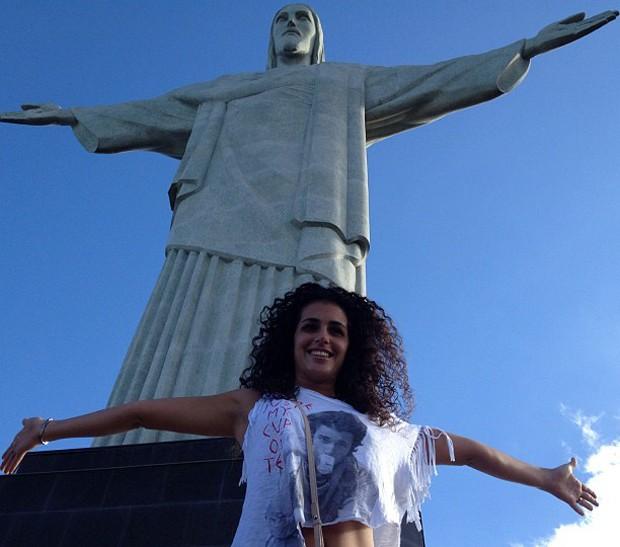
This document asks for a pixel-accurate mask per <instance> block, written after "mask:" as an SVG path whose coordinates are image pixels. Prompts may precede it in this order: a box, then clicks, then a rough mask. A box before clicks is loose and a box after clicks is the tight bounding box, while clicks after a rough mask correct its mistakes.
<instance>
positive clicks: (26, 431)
mask: <svg viewBox="0 0 620 547" xmlns="http://www.w3.org/2000/svg"><path fill="white" fill-rule="evenodd" d="M44 423H45V420H44V419H43V418H24V419H23V420H22V425H23V426H24V427H23V428H22V430H21V431H20V432H19V433H18V434H17V435H15V438H14V439H13V442H12V443H11V445H10V446H9V447H8V448H7V449H6V451H5V452H4V454H2V464H0V470H2V471H3V472H4V473H6V474H7V475H8V474H10V473H13V472H15V470H16V469H17V467H18V466H19V464H20V463H21V461H22V460H23V459H24V456H25V455H26V453H27V452H28V451H29V450H32V449H33V448H34V447H35V446H37V445H38V444H41V442H40V440H39V439H40V438H39V435H40V433H41V427H42V426H43V424H44Z"/></svg>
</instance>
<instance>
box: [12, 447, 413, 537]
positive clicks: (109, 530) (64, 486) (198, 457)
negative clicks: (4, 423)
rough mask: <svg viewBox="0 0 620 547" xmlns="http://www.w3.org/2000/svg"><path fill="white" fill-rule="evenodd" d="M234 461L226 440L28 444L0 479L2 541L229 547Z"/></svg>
mask: <svg viewBox="0 0 620 547" xmlns="http://www.w3.org/2000/svg"><path fill="white" fill-rule="evenodd" d="M241 462H242V460H241V454H240V452H239V450H238V449H237V448H236V446H235V444H234V443H233V442H232V441H230V440H228V439H204V440H197V441H176V442H167V443H153V444H137V445H123V446H110V447H104V448H82V449H75V450H54V451H46V452H33V453H31V454H29V455H28V456H27V457H26V458H25V460H24V461H23V462H22V465H21V467H20V472H19V473H18V474H16V475H11V476H2V477H0V547H84V546H88V547H112V546H123V547H142V546H144V547H147V546H148V547H190V546H191V547H198V546H204V547H225V546H229V545H230V544H231V542H232V538H233V535H234V532H235V529H236V527H237V523H238V521H239V515H240V514H241V506H242V503H243V495H244V488H242V487H240V486H238V483H239V477H240V474H241ZM401 545H402V546H403V547H423V546H424V538H423V536H422V535H421V534H418V533H417V531H416V529H415V526H412V525H410V526H405V527H403V533H402V539H401ZM248 547H251V546H248Z"/></svg>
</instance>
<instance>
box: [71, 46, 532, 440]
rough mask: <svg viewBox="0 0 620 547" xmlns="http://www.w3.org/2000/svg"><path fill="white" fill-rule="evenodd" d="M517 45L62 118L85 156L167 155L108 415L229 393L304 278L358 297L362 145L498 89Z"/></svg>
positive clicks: (520, 64)
mask: <svg viewBox="0 0 620 547" xmlns="http://www.w3.org/2000/svg"><path fill="white" fill-rule="evenodd" d="M522 46H523V42H522V41H521V42H517V43H515V44H512V45H510V46H507V47H504V48H501V49H497V50H493V51H491V52H488V53H485V54H482V55H473V56H467V57H460V58H457V59H454V60H450V61H446V62H442V63H438V64H435V65H430V66H398V67H391V68H385V67H372V66H361V65H351V64H339V63H322V64H318V65H312V66H299V67H282V68H275V69H272V70H269V71H267V72H264V73H256V74H240V75H235V76H225V77H222V78H219V79H217V80H214V81H212V82H207V83H200V84H195V85H191V86H188V87H184V88H181V89H178V90H175V91H173V92H171V93H168V94H166V95H163V96H161V97H158V98H155V99H150V100H144V101H135V102H129V103H123V104H119V105H112V106H100V107H92V108H75V109H73V112H74V113H75V116H76V118H77V120H78V123H77V124H76V125H75V126H74V132H75V134H76V136H77V138H78V139H79V140H80V142H81V143H82V144H83V145H84V146H85V148H86V149H87V150H89V151H92V152H103V153H111V152H120V151H126V150H151V151H154V152H160V153H163V154H166V155H169V156H172V157H175V158H179V159H180V160H181V163H180V165H179V169H178V171H177V173H176V176H175V178H174V181H173V183H172V185H171V187H170V192H169V194H170V199H171V206H172V208H173V211H174V213H173V221H172V226H171V230H170V236H169V239H168V243H167V247H166V259H165V263H164V266H163V270H162V272H161V274H160V277H159V280H158V281H157V284H156V286H155V289H154V291H153V294H152V296H151V298H150V300H149V303H148V305H147V308H146V310H145V313H144V316H143V318H142V320H141V322H140V325H139V326H138V330H137V332H136V335H135V337H134V340H133V342H132V344H131V346H130V348H129V351H128V354H127V357H126V358H125V362H124V364H123V368H122V370H121V372H120V374H119V377H118V379H117V382H116V385H115V387H114V390H113V392H112V395H111V397H110V401H109V405H110V406H111V405H117V404H121V403H124V402H128V401H132V400H137V399H151V398H159V397H170V396H184V395H201V394H211V393H217V392H221V391H225V390H228V389H234V388H235V387H237V385H238V377H239V374H240V372H241V370H242V369H243V368H244V367H245V366H247V364H248V354H249V350H250V340H251V338H252V336H253V335H254V334H255V333H256V331H257V328H258V322H257V318H258V315H259V312H260V310H261V309H262V307H263V306H265V305H268V304H270V303H271V302H273V299H274V298H275V297H276V296H281V295H283V294H284V292H286V291H287V290H290V289H292V288H294V287H295V286H297V285H299V284H300V283H302V282H305V281H311V280H313V281H318V282H322V283H333V284H336V285H340V286H342V287H344V288H346V289H348V290H355V291H358V292H360V293H364V292H365V260H366V256H367V254H368V250H369V245H370V233H369V222H368V219H369V214H368V181H367V168H366V147H367V146H368V145H369V144H372V143H373V142H376V141H378V140H380V139H383V138H385V137H388V136H391V135H394V134H396V133H399V132H402V131H406V130H408V129H412V128H415V127H418V126H420V125H424V124H426V123H428V122H431V121H434V120H436V119H438V118H440V117H442V116H444V115H445V114H447V113H449V112H453V111H455V110H459V109H462V108H465V107H468V106H471V105H474V104H478V103H480V102H483V101H487V100H490V99H493V98H495V97H498V96H499V95H501V94H502V93H505V92H507V91H510V90H511V89H512V88H514V87H515V86H516V85H517V84H518V83H519V82H520V81H521V80H522V79H523V77H524V76H525V74H526V72H527V69H528V62H527V61H525V60H524V59H523V58H522V57H521V55H520V51H521V49H522ZM173 438H178V436H176V435H172V434H170V433H162V432H156V431H134V432H130V433H127V434H122V435H115V436H113V437H109V438H105V439H103V440H99V441H98V442H97V444H118V443H121V442H123V443H132V442H151V441H155V440H169V439H173Z"/></svg>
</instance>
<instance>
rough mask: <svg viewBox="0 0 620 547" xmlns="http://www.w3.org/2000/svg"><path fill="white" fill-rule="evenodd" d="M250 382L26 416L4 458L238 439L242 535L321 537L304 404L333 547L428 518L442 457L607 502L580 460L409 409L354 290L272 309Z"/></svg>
mask: <svg viewBox="0 0 620 547" xmlns="http://www.w3.org/2000/svg"><path fill="white" fill-rule="evenodd" d="M240 383H241V388H240V389H238V390H235V391H231V392H228V393H223V394H220V395H213V396H208V397H184V398H173V399H160V400H152V401H137V402H134V403H129V404H125V405H122V406H119V407H114V408H109V409H106V410H101V411H98V412H95V413H92V414H86V415H84V416H79V417H75V418H69V419H66V420H58V421H50V420H49V419H48V420H44V419H42V418H28V419H25V420H24V421H23V429H22V430H21V431H20V432H19V433H18V434H17V435H16V436H15V439H14V440H13V442H12V443H11V445H10V446H9V448H8V449H7V450H6V452H5V453H4V455H3V456H2V464H1V469H2V471H4V472H5V473H12V472H14V471H15V469H16V468H17V466H18V465H19V463H20V462H21V460H22V458H23V457H24V455H25V454H26V452H27V451H28V450H30V449H32V448H33V447H35V446H36V445H37V444H40V443H46V442H48V441H52V440H56V439H61V438H67V437H90V436H98V435H109V434H111V433H117V432H123V431H128V430H131V429H134V428H138V427H146V428H150V429H162V430H170V431H176V432H182V433H193V434H201V435H210V436H226V437H234V438H235V439H237V441H238V442H239V443H240V444H241V445H242V447H243V451H244V456H245V457H244V469H243V477H242V479H243V480H245V479H247V482H248V489H247V494H246V499H245V501H244V507H243V513H242V516H241V521H240V523H239V528H238V530H237V534H236V536H235V540H234V542H233V545H244V546H247V545H261V546H263V545H270V546H271V545H273V546H276V545H277V546H280V547H282V546H289V545H304V541H305V545H314V540H313V537H312V528H311V526H312V519H311V514H310V500H309V495H308V490H309V488H308V478H307V477H308V473H307V472H308V463H307V461H308V460H307V450H306V444H305V443H306V440H305V434H304V419H303V416H302V412H303V413H304V414H306V415H307V416H308V422H309V429H310V435H311V438H312V441H313V455H314V459H315V461H316V463H315V467H316V475H317V477H316V482H317V487H318V498H319V504H320V508H321V513H322V514H323V516H324V517H323V523H324V527H323V534H324V537H325V542H326V545H327V546H328V547H345V546H359V547H372V546H373V545H374V544H375V542H377V543H380V542H381V544H385V545H397V544H398V539H397V538H398V525H399V523H400V522H401V520H402V518H403V515H404V514H405V512H406V513H407V518H408V519H409V520H413V521H415V522H416V524H417V525H418V527H419V526H420V522H419V513H418V511H419V508H420V505H421V503H422V501H423V500H424V498H425V497H426V495H427V493H428V487H429V484H430V477H431V474H432V472H433V471H434V467H435V463H438V464H448V465H468V466H470V467H473V468H475V469H478V470H479V471H482V472H484V473H487V474H489V475H493V476H495V477H498V478H501V479H504V480H510V481H514V482H519V483H522V484H526V485H529V486H536V487H538V488H540V489H542V490H545V491H547V492H549V493H551V494H553V495H554V496H556V497H558V498H559V499H561V500H562V501H564V502H566V503H568V504H569V505H570V506H571V507H572V508H573V509H574V510H575V511H576V512H577V513H579V514H580V515H583V513H584V512H583V509H584V508H585V509H588V510H592V509H593V507H594V506H596V505H598V503H597V501H596V494H595V493H594V492H593V491H592V490H590V489H589V488H587V487H586V486H585V485H583V484H582V483H581V482H580V481H578V480H577V479H576V478H575V477H574V476H573V474H572V472H573V469H574V467H575V465H576V463H575V460H574V459H571V461H570V462H569V463H567V464H564V465H561V466H559V467H556V468H554V469H544V468H538V467H534V466H531V465H529V464H526V463H524V462H521V461H518V460H516V459H514V458H512V457H510V456H508V455H506V454H503V453H501V452H499V451H498V450H495V449H493V448H490V447H487V446H485V445H483V444H481V443H478V442H476V441H473V440H471V439H467V438H464V437H460V436H458V435H452V434H450V435H447V434H445V433H443V432H442V431H441V430H438V429H431V428H428V427H418V426H415V425H412V424H409V423H407V422H406V421H404V420H402V419H401V417H399V416H406V415H408V414H409V413H410V411H411V407H412V397H411V392H410V389H409V384H408V380H407V373H406V365H405V361H404V358H403V353H402V346H401V340H400V337H399V335H398V333H397V331H396V329H395V327H394V325H393V323H392V321H391V319H390V318H389V317H388V316H387V315H386V314H385V312H384V311H383V309H382V308H381V307H379V306H378V305H377V304H376V303H374V302H372V301H371V300H368V299H367V298H365V297H362V296H359V295H357V294H355V293H350V292H347V291H345V290H344V289H340V288H325V287H323V286H320V285H317V284H314V283H307V284H304V285H302V286H300V287H299V288H297V289H296V290H294V291H291V292H289V293H287V294H286V295H285V296H284V297H283V298H278V299H276V301H275V302H274V304H273V306H271V307H270V308H265V309H264V310H263V313H262V316H261V328H260V332H259V334H258V336H257V337H256V338H255V339H254V340H253V349H252V353H251V365H250V366H249V367H248V368H247V369H246V370H245V371H244V372H243V374H242V376H241V378H240ZM391 538H393V539H391Z"/></svg>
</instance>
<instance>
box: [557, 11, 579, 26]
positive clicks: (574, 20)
mask: <svg viewBox="0 0 620 547" xmlns="http://www.w3.org/2000/svg"><path fill="white" fill-rule="evenodd" d="M585 18H586V12H585V11H580V12H579V13H575V14H574V15H569V16H568V17H566V18H565V19H562V20H561V21H558V23H559V24H560V25H566V24H568V23H578V22H579V21H583V20H584V19H585Z"/></svg>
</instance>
